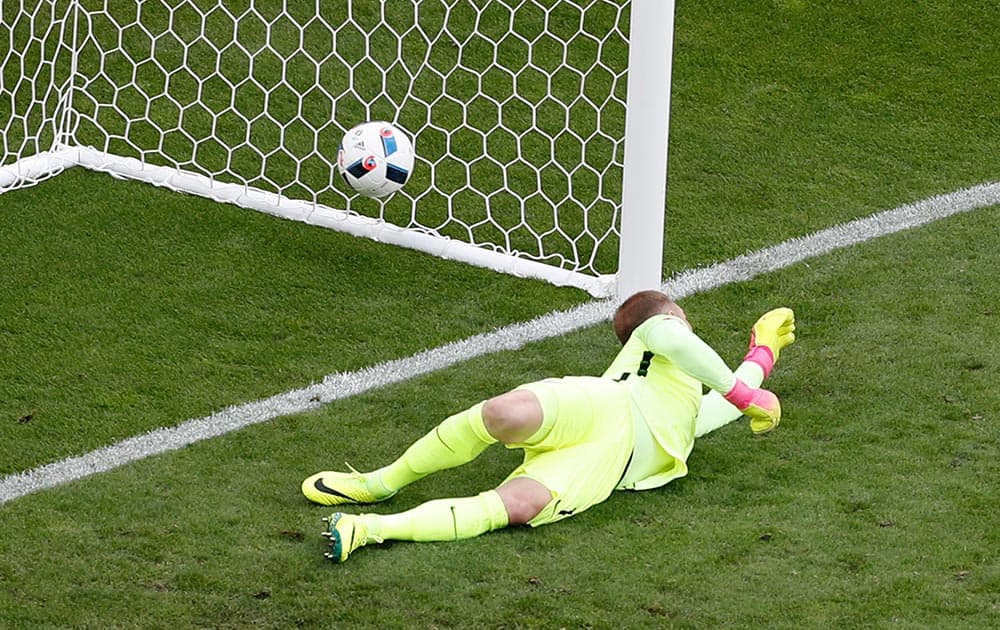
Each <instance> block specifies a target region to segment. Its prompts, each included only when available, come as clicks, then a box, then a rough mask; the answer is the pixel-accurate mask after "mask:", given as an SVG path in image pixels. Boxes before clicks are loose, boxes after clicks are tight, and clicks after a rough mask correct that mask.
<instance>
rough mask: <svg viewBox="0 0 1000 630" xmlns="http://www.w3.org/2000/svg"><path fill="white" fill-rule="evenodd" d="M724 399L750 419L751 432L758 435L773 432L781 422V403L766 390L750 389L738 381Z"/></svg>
mask: <svg viewBox="0 0 1000 630" xmlns="http://www.w3.org/2000/svg"><path fill="white" fill-rule="evenodd" d="M724 397H725V399H726V400H728V401H729V402H730V403H731V404H732V405H733V406H734V407H736V408H737V409H739V410H740V411H742V412H743V413H744V414H746V415H747V417H749V418H750V430H751V431H753V432H754V433H755V434H757V435H760V434H761V433H767V432H768V431H771V430H772V429H774V427H776V426H778V423H779V422H781V403H780V402H779V401H778V397H777V396H775V395H774V394H773V393H772V392H769V391H768V390H766V389H761V388H759V387H750V386H749V385H747V384H746V383H744V382H743V381H741V380H740V379H736V384H735V385H733V388H732V389H730V390H729V391H728V392H727V393H726V394H725V395H724Z"/></svg>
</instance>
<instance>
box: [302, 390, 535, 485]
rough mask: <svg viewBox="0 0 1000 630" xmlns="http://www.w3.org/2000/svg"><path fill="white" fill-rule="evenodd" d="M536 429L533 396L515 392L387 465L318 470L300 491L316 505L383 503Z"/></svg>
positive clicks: (452, 421) (448, 424)
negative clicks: (363, 469)
mask: <svg viewBox="0 0 1000 630" xmlns="http://www.w3.org/2000/svg"><path fill="white" fill-rule="evenodd" d="M541 425H542V407H541V405H540V403H539V402H538V399H537V398H536V396H535V394H533V393H532V392H530V391H528V390H524V389H516V390H514V391H511V392H507V393H506V394H503V395H501V396H497V397H495V398H492V399H490V400H488V401H487V402H485V403H480V404H478V405H475V406H473V407H471V408H469V409H467V410H465V411H463V412H462V413H458V414H455V415H454V416H451V417H450V418H448V419H446V420H445V421H444V422H442V423H441V424H439V425H438V426H437V427H435V428H434V429H433V430H432V431H430V432H429V433H427V435H425V436H424V437H422V438H420V439H419V440H417V441H416V442H414V443H413V445H412V446H410V447H409V448H408V449H407V450H406V452H404V453H403V455H402V456H401V457H400V458H399V459H397V460H396V461H394V462H392V463H391V464H389V465H388V466H385V467H383V468H379V469H378V470H375V471H372V472H370V473H359V472H357V471H352V472H349V473H343V472H333V471H324V472H319V473H316V474H315V475H313V476H311V477H309V478H307V479H306V480H305V481H303V482H302V493H303V494H304V495H305V496H306V498H308V499H309V500H310V501H313V502H314V503H319V504H321V505H343V504H345V503H375V502H377V501H383V500H385V499H388V498H389V497H391V496H392V495H394V494H395V493H396V492H397V491H398V490H400V489H401V488H403V487H404V486H407V485H409V484H411V483H413V482H415V481H417V480H418V479H422V478H423V477H426V476H427V475H429V474H431V473H433V472H437V471H439V470H445V469H447V468H454V467H455V466H459V465H461V464H465V463H467V462H470V461H472V460H473V459H475V458H476V456H478V455H479V454H480V453H482V452H483V451H484V450H485V449H486V447H488V446H490V445H491V444H495V443H496V442H497V441H500V442H503V443H505V444H510V443H516V442H521V441H524V440H526V439H528V438H529V437H531V436H533V435H534V434H535V433H537V432H538V430H539V428H540V427H541Z"/></svg>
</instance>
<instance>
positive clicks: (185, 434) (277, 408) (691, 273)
mask: <svg viewBox="0 0 1000 630" xmlns="http://www.w3.org/2000/svg"><path fill="white" fill-rule="evenodd" d="M995 205H1000V182H993V183H986V184H980V185H978V186H973V187H970V188H965V189H962V190H959V191H956V192H952V193H947V194H943V195H938V196H935V197H930V198H928V199H924V200H921V201H917V202H914V203H911V204H906V205H903V206H900V207H898V208H894V209H892V210H886V211H883V212H879V213H876V214H873V215H870V216H868V217H864V218H861V219H856V220H854V221H850V222H847V223H843V224H841V225H836V226H833V227H830V228H827V229H824V230H821V231H819V232H815V233H813V234H810V235H808V236H803V237H798V238H793V239H790V240H787V241H784V242H782V243H779V244H777V245H773V246H770V247H767V248H764V249H761V250H758V251H755V252H750V253H748V254H744V255H742V256H737V257H736V258H733V259H731V260H728V261H724V262H720V263H717V264H714V265H711V266H708V267H702V268H697V269H689V270H686V271H683V272H681V273H679V274H677V275H675V276H673V277H672V278H670V279H669V280H667V281H666V282H665V283H664V285H663V290H664V291H665V292H666V293H667V294H669V295H671V296H672V297H674V298H676V299H682V298H685V297H689V296H691V295H694V294H697V293H703V292H706V291H710V290H712V289H716V288H719V287H722V286H725V285H727V284H733V283H736V282H745V281H747V280H750V279H752V278H755V277H757V276H759V275H762V274H766V273H770V272H772V271H777V270H779V269H784V268H785V267H789V266H791V265H794V264H795V263H798V262H801V261H803V260H807V259H809V258H814V257H817V256H821V255H823V254H826V253H829V252H832V251H834V250H837V249H842V248H845V247H849V246H851V245H857V244H860V243H864V242H866V241H870V240H872V239H875V238H878V237H880V236H886V235H888V234H894V233H896V232H900V231H902V230H906V229H910V228H914V227H918V226H920V225H924V224H926V223H930V222H932V221H936V220H938V219H943V218H945V217H949V216H952V215H956V214H960V213H963V212H969V211H971V210H976V209H979V208H986V207H990V206H995ZM616 306H617V302H616V301H615V300H614V299H605V300H594V301H590V302H586V303H584V304H581V305H579V306H576V307H573V308H570V309H568V310H565V311H555V312H552V313H548V314H546V315H542V316H540V317H537V318H535V319H532V320H530V321H527V322H522V323H517V324H511V325H509V326H504V327H502V328H499V329H496V330H494V331H491V332H487V333H481V334H477V335H474V336H472V337H468V338H466V339H463V340H460V341H455V342H452V343H449V344H445V345H443V346H439V347H437V348H433V349H430V350H425V351H423V352H419V353H417V354H414V355H412V356H409V357H405V358H401V359H394V360H391V361H385V362H383V363H379V364H376V365H373V366H370V367H366V368H362V369H360V370H356V371H354V372H344V373H334V374H330V375H329V376H326V377H325V378H324V379H323V381H322V382H320V383H315V384H313V385H310V386H308V387H303V388H301V389H295V390H291V391H288V392H284V393H282V394H277V395H275V396H272V397H270V398H265V399H262V400H257V401H252V402H247V403H243V404H239V405H234V406H231V407H227V408H226V409H223V410H221V411H218V412H215V413H213V414H211V415H208V416H205V417H202V418H196V419H192V420H188V421H185V422H183V423H181V424H179V425H177V426H173V427H163V428H159V429H155V430H153V431H150V432H148V433H144V434H142V435H138V436H134V437H130V438H127V439H125V440H122V441H120V442H117V443H115V444H111V445H109V446H105V447H102V448H99V449H97V450H94V451H91V452H89V453H85V454H83V455H79V456H76V457H70V458H67V459H63V460H60V461H56V462H52V463H50V464H45V465H42V466H39V467H37V468H33V469H31V470H27V471H24V472H20V473H15V474H12V475H9V476H7V477H4V478H2V479H0V505H2V504H4V503H7V502H9V501H13V500H15V499H18V498H20V497H23V496H25V495H27V494H31V493H33V492H38V491H40V490H44V489H47V488H52V487H55V486H59V485H62V484H65V483H69V482H71V481H75V480H77V479H82V478H84V477H89V476H91V475H95V474H98V473H102V472H107V471H109V470H113V469H115V468H119V467H121V466H124V465H125V464H128V463H131V462H134V461H137V460H140V459H145V458H147V457H151V456H153V455H158V454H161V453H165V452H168V451H172V450H177V449H180V448H183V447H185V446H189V445H191V444H194V443H196V442H201V441H203V440H208V439H211V438H214V437H219V436H221V435H225V434H227V433H229V432H231V431H237V430H239V429H242V428H245V427H248V426H251V425H254V424H259V423H262V422H267V421H269V420H273V419H275V418H279V417H282V416H286V415H291V414H296V413H302V412H305V411H310V410H312V409H317V408H319V407H320V406H322V405H323V404H325V403H329V402H333V401H335V400H341V399H344V398H348V397H351V396H355V395H357V394H361V393H364V392H368V391H371V390H374V389H378V388H380V387H385V386H387V385H391V384H394V383H399V382H401V381H405V380H408V379H411V378H413V377H415V376H421V375H424V374H428V373H430V372H434V371H436V370H440V369H442V368H446V367H449V366H451V365H455V364H457V363H460V362H462V361H465V360H467V359H471V358H473V357H479V356H483V355H486V354H491V353H494V352H497V351H501V350H516V349H518V348H521V347H522V346H524V345H526V344H528V343H532V342H535V341H541V340H543V339H547V338H550V337H555V336H558V335H563V334H566V333H569V332H572V331H574V330H578V329H581V328H585V327H587V326H591V325H594V324H598V323H601V322H603V321H606V320H608V319H610V318H611V315H612V313H613V312H614V309H615V307H616Z"/></svg>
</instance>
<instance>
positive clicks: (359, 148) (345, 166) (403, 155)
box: [337, 120, 414, 197]
mask: <svg viewBox="0 0 1000 630" xmlns="http://www.w3.org/2000/svg"><path fill="white" fill-rule="evenodd" d="M413 158H414V154H413V143H412V142H410V138H409V137H407V135H406V134H405V133H403V131H402V130H401V129H400V128H399V127H397V126H395V125H393V124H391V123H387V122H383V121H378V120H376V121H370V122H365V123H361V124H360V125H356V126H354V127H351V128H350V129H349V130H348V131H347V133H345V134H344V139H343V140H342V141H341V143H340V149H338V151H337V170H339V171H340V175H341V176H342V177H343V178H344V181H345V182H347V185H348V186H350V187H351V189H353V190H354V191H355V192H357V193H360V194H362V195H364V196H366V197H385V196H386V195H391V194H392V193H394V192H396V191H397V190H399V189H400V188H402V187H403V184H405V183H406V181H407V180H408V179H410V173H412V172H413Z"/></svg>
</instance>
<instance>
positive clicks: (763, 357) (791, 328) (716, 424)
mask: <svg viewBox="0 0 1000 630" xmlns="http://www.w3.org/2000/svg"><path fill="white" fill-rule="evenodd" d="M794 341H795V313H794V312H792V309H790V308H784V307H783V308H776V309H774V310H772V311H769V312H767V313H765V314H764V315H762V316H761V317H760V319H758V320H757V322H756V323H755V324H754V325H753V329H752V330H751V332H750V349H749V351H748V352H747V354H746V356H745V357H744V358H743V363H742V364H741V365H740V366H739V367H738V368H737V369H736V371H735V374H736V378H738V379H740V380H741V381H743V382H744V383H746V384H747V385H749V386H750V387H760V385H761V384H762V383H763V382H764V379H766V378H767V377H768V376H769V375H770V374H771V370H772V369H773V368H774V363H775V362H776V361H777V360H778V354H779V353H780V352H781V350H782V349H783V348H785V347H786V346H788V345H790V344H791V343H792V342H794ZM742 415H743V414H742V413H741V412H740V410H739V409H737V408H736V407H734V406H733V405H731V404H730V403H729V402H727V401H726V400H725V399H724V398H723V397H722V395H721V394H719V393H718V392H714V391H713V392H709V393H708V394H706V395H705V396H703V397H702V399H701V407H700V408H699V410H698V417H697V419H696V421H695V437H701V436H703V435H705V434H706V433H709V432H711V431H714V430H716V429H718V428H720V427H723V426H725V425H727V424H729V423H730V422H733V421H734V420H738V419H739V418H740V417H741V416H742Z"/></svg>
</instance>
